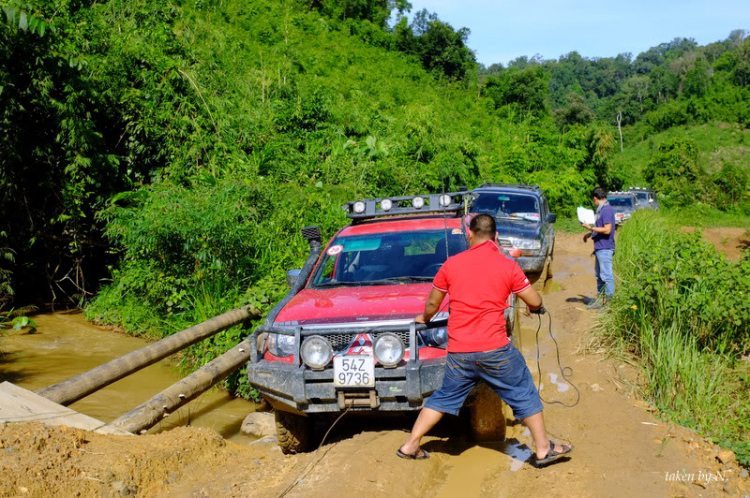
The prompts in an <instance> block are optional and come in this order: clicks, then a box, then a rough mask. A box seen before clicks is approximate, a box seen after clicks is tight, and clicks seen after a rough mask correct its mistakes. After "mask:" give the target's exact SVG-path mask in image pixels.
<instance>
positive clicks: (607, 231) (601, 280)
mask: <svg viewBox="0 0 750 498" xmlns="http://www.w3.org/2000/svg"><path fill="white" fill-rule="evenodd" d="M591 201H592V202H593V203H594V205H595V206H596V223H595V224H594V226H593V227H591V226H590V225H588V224H584V225H583V227H584V228H585V229H586V230H591V232H589V233H587V234H586V235H584V236H583V241H584V242H587V241H588V240H589V238H593V239H594V255H595V256H596V263H595V267H594V269H595V270H596V291H597V296H598V297H601V295H602V293H603V294H604V295H605V296H606V298H607V299H611V298H612V296H613V295H614V293H615V277H614V273H613V272H612V260H613V259H614V256H615V212H614V210H613V209H612V206H610V205H609V203H608V202H607V192H605V191H604V189H603V188H601V187H597V188H595V189H594V191H593V192H592V193H591ZM601 307H602V303H601V301H600V300H599V299H597V300H596V301H595V302H594V303H592V304H590V305H589V306H588V308H601Z"/></svg>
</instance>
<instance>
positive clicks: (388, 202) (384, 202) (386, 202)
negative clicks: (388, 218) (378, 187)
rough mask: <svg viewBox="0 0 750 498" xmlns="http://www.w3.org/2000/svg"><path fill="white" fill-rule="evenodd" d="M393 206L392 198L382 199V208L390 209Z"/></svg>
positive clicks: (384, 209)
mask: <svg viewBox="0 0 750 498" xmlns="http://www.w3.org/2000/svg"><path fill="white" fill-rule="evenodd" d="M392 207H393V202H391V200H390V199H383V200H382V201H380V209H382V210H383V211H390V210H391V208H392Z"/></svg>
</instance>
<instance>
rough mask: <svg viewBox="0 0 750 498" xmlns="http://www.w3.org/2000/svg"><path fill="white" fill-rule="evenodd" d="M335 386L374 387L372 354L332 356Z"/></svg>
mask: <svg viewBox="0 0 750 498" xmlns="http://www.w3.org/2000/svg"><path fill="white" fill-rule="evenodd" d="M333 385H334V386H335V387H375V361H374V360H373V359H372V356H364V355H362V356H334V357H333Z"/></svg>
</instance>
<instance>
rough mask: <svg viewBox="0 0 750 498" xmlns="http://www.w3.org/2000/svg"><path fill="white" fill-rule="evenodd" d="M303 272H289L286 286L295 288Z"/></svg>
mask: <svg viewBox="0 0 750 498" xmlns="http://www.w3.org/2000/svg"><path fill="white" fill-rule="evenodd" d="M301 271H302V270H289V271H288V272H286V285H288V286H289V288H290V289H291V288H292V287H294V284H295V283H296V282H297V279H298V278H299V273H300V272H301Z"/></svg>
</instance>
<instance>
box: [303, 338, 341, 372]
mask: <svg viewBox="0 0 750 498" xmlns="http://www.w3.org/2000/svg"><path fill="white" fill-rule="evenodd" d="M300 355H301V356H302V361H304V362H305V365H307V366H308V367H310V368H312V369H313V370H322V369H323V368H325V367H326V365H328V364H329V363H330V362H331V358H333V349H331V344H330V343H329V342H328V341H327V340H326V339H325V338H324V337H321V336H319V335H313V336H310V337H307V338H306V339H305V340H304V341H302V347H301V348H300Z"/></svg>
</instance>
